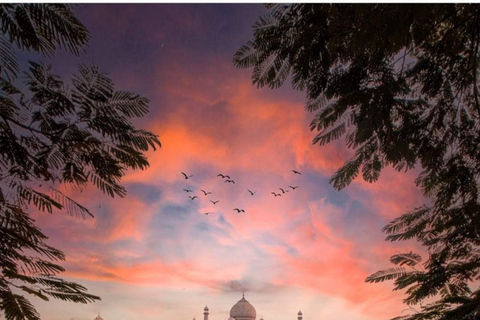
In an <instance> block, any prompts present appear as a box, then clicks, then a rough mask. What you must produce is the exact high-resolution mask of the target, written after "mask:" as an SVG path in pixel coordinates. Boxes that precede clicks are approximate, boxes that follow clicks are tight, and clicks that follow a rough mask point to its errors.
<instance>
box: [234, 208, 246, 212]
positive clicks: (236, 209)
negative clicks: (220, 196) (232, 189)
mask: <svg viewBox="0 0 480 320" xmlns="http://www.w3.org/2000/svg"><path fill="white" fill-rule="evenodd" d="M233 210H235V211H237V212H238V213H240V212H245V210H243V209H238V208H235V209H233Z"/></svg>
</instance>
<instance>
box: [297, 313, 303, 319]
mask: <svg viewBox="0 0 480 320" xmlns="http://www.w3.org/2000/svg"><path fill="white" fill-rule="evenodd" d="M302 318H303V315H302V311H298V320H302Z"/></svg>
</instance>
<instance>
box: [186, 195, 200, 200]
mask: <svg viewBox="0 0 480 320" xmlns="http://www.w3.org/2000/svg"><path fill="white" fill-rule="evenodd" d="M188 197H189V198H190V199H192V200H193V199H195V198H198V197H197V196H193V197H192V196H188Z"/></svg>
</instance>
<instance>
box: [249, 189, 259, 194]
mask: <svg viewBox="0 0 480 320" xmlns="http://www.w3.org/2000/svg"><path fill="white" fill-rule="evenodd" d="M247 191H248V192H250V195H252V196H253V195H254V194H255V193H257V191H251V190H248V189H247Z"/></svg>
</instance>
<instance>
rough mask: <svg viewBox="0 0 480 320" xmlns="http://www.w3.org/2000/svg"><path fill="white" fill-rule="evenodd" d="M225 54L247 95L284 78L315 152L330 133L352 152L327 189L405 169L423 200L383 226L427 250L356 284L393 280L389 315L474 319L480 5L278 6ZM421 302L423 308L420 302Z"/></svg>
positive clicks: (478, 308) (477, 296)
mask: <svg viewBox="0 0 480 320" xmlns="http://www.w3.org/2000/svg"><path fill="white" fill-rule="evenodd" d="M267 8H268V9H269V10H268V13H267V14H265V15H264V16H262V17H260V18H259V19H258V21H257V22H256V23H255V24H254V26H253V39H252V40H251V41H248V42H247V43H246V44H245V45H243V46H242V47H241V48H240V49H239V50H238V51H237V52H236V54H235V56H234V59H233V61H234V64H235V65H236V66H237V67H240V68H253V74H252V82H253V84H255V85H257V86H258V87H264V86H268V87H270V88H278V87H279V86H281V85H283V84H284V82H285V81H287V80H291V83H292V86H293V88H295V89H298V90H302V91H304V92H305V94H306V97H307V99H308V101H307V103H306V105H305V109H306V110H308V111H312V112H316V114H315V115H314V116H313V119H312V121H311V124H310V130H312V131H317V135H316V136H315V138H314V139H313V143H314V144H319V145H324V144H327V143H329V142H331V141H333V140H335V139H339V138H341V137H344V138H345V141H346V145H347V147H348V148H352V149H354V150H355V155H354V156H353V157H352V158H351V159H349V160H348V161H347V162H346V163H345V164H344V165H343V166H342V167H341V168H340V169H339V170H338V171H337V172H336V173H335V174H334V175H333V177H332V178H331V180H330V181H331V183H332V184H333V186H334V188H335V189H342V188H345V187H346V186H348V185H349V184H350V183H351V182H352V180H353V179H355V178H356V177H357V176H358V174H359V173H360V172H361V175H362V177H363V179H365V180H366V181H368V182H374V181H376V180H377V179H378V178H379V176H380V173H381V171H382V169H383V168H385V167H386V166H392V167H393V168H395V169H397V170H398V171H402V170H410V169H412V168H414V167H415V166H416V165H419V166H421V168H422V172H421V174H420V175H419V176H418V178H417V179H416V184H417V186H418V187H419V188H421V190H422V191H423V193H424V195H425V196H426V197H428V198H429V199H430V201H429V202H428V203H426V204H425V205H423V206H422V207H420V208H416V209H414V210H412V211H411V212H407V213H405V214H403V215H402V216H401V217H398V218H397V219H395V220H393V221H392V222H391V223H389V224H388V225H387V226H386V227H385V228H384V231H385V232H386V233H387V234H388V237H387V240H389V241H400V240H407V239H416V240H417V241H419V242H420V243H421V244H422V245H424V246H425V247H426V249H427V254H428V257H427V259H426V261H425V262H423V263H422V262H421V256H420V255H418V254H415V253H411V252H410V253H402V254H397V255H395V256H393V257H392V258H391V262H392V263H393V264H395V265H396V266H395V267H393V268H391V269H387V270H382V271H379V272H377V273H375V274H373V275H372V276H370V277H368V278H367V281H369V282H378V281H385V280H394V281H395V290H397V289H406V298H405V300H404V301H405V303H407V304H409V305H420V307H419V309H418V310H416V311H415V312H413V313H411V314H408V315H404V316H400V317H398V318H397V319H408V320H414V319H436V320H440V319H442V320H447V319H452V320H453V319H478V317H479V315H480V291H479V288H478V282H477V284H474V283H475V281H478V280H479V279H480V277H479V273H480V249H479V245H480V203H479V198H478V196H479V195H478V192H479V174H480V148H479V145H480V130H479V120H480V101H479V100H480V98H479V89H478V71H479V46H480V6H479V5H476V4H428V5H424V4H408V5H407V4H277V5H267ZM426 299H429V301H430V300H432V299H433V300H432V301H433V302H430V303H428V304H426V305H424V304H421V303H422V302H424V301H425V300H426Z"/></svg>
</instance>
